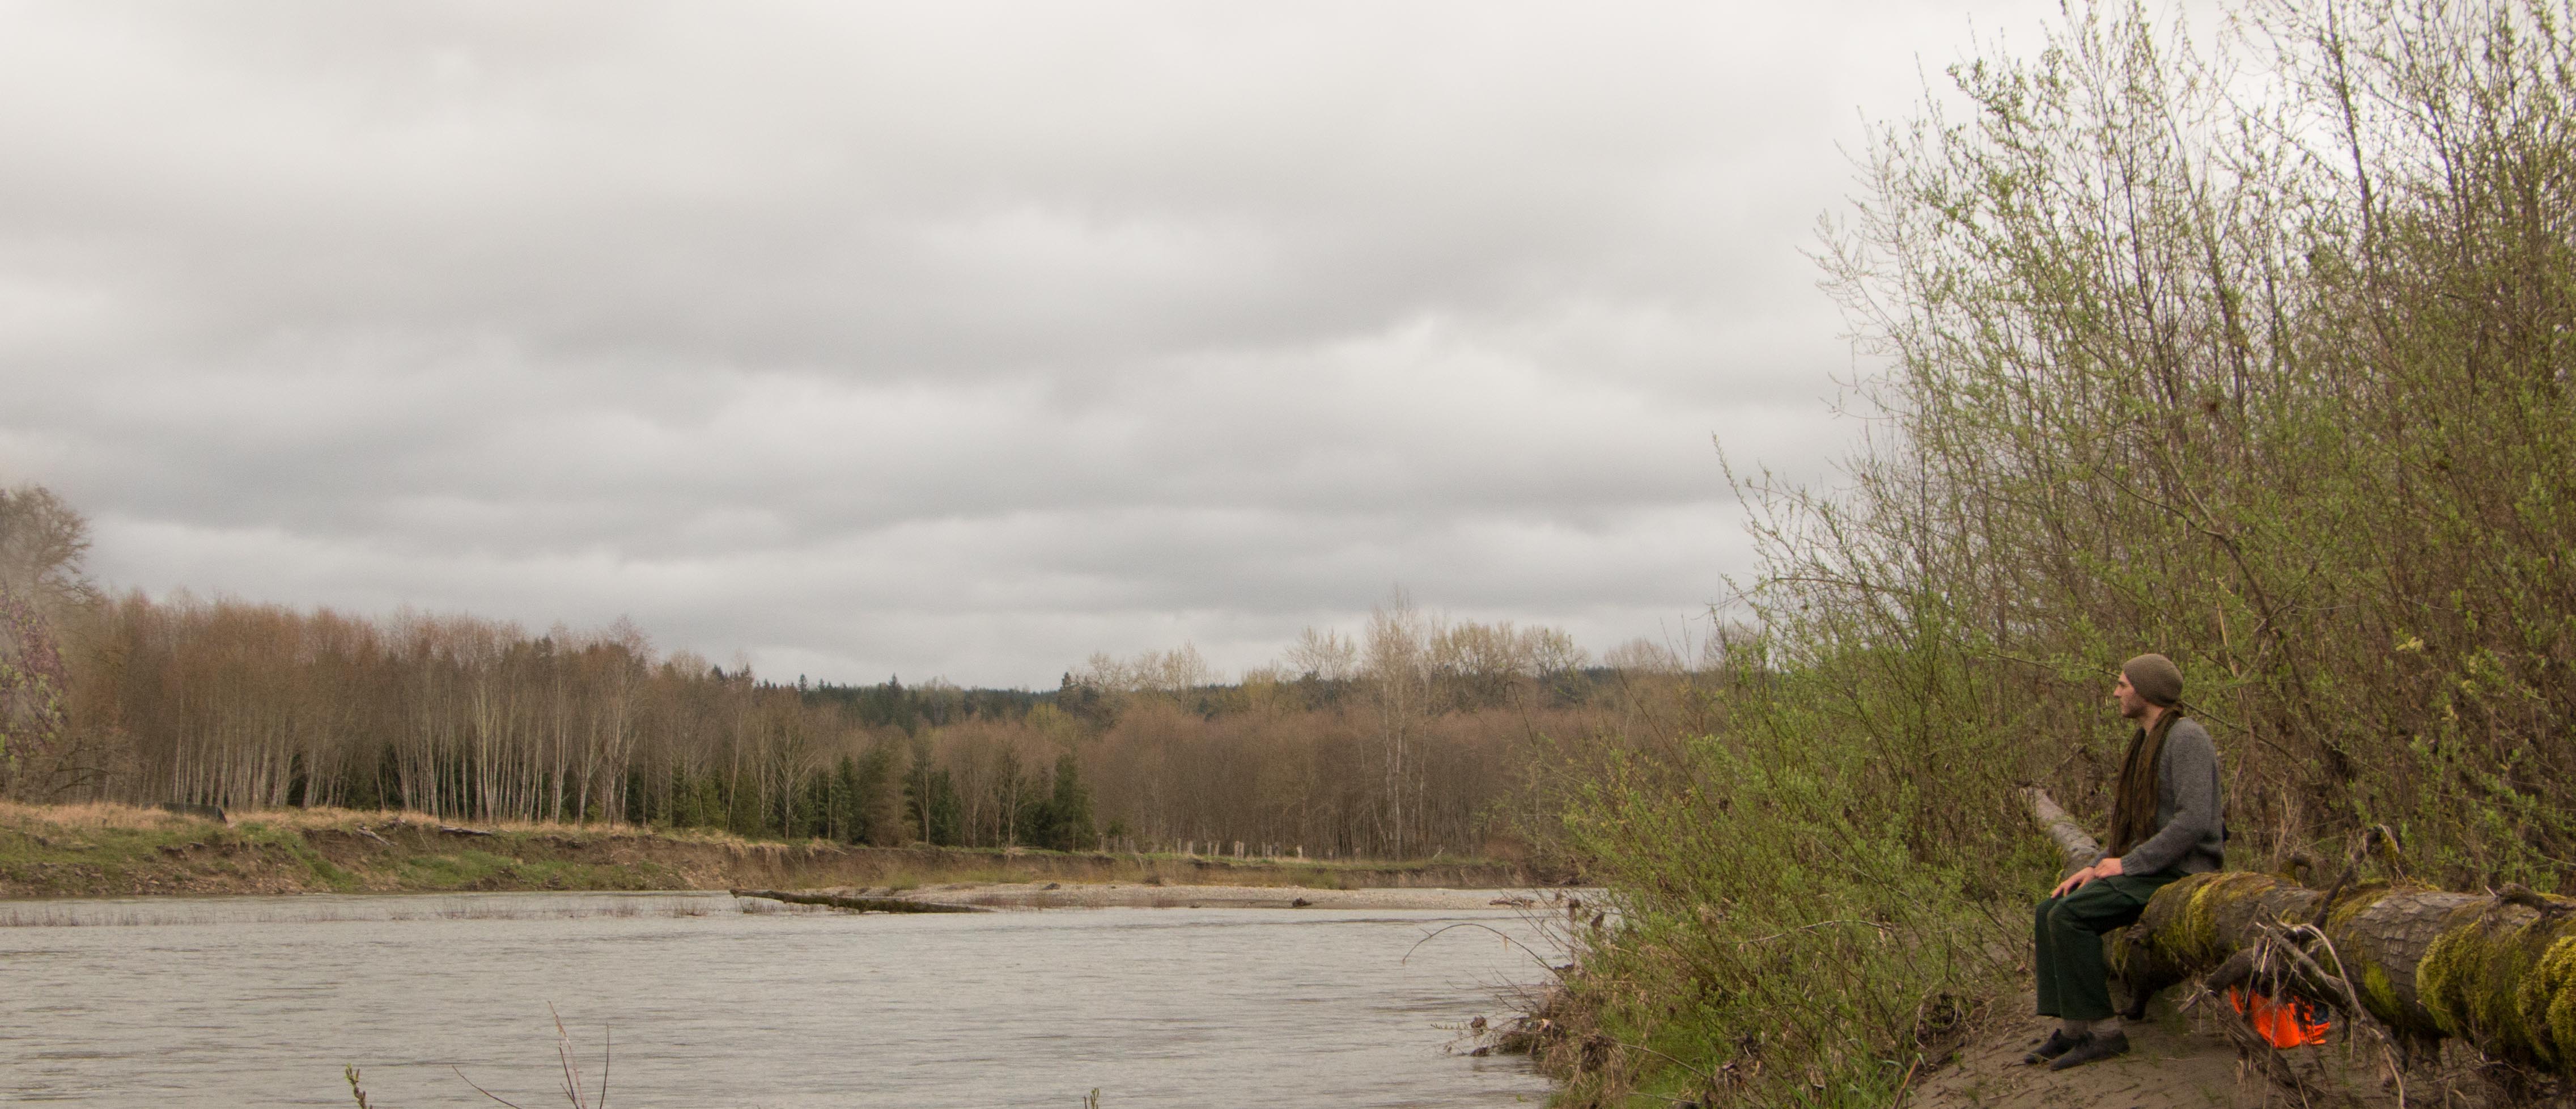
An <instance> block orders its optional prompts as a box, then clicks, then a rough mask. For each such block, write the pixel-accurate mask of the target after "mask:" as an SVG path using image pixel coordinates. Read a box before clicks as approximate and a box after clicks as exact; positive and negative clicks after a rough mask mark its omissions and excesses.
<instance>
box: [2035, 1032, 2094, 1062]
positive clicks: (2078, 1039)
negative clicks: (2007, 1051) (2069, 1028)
mask: <svg viewBox="0 0 2576 1109" xmlns="http://www.w3.org/2000/svg"><path fill="white" fill-rule="evenodd" d="M2083 1042H2084V1037H2082V1036H2069V1035H2067V1034H2066V1030H2065V1029H2063V1028H2060V1029H2057V1030H2056V1031H2053V1032H2050V1033H2049V1034H2048V1041H2047V1042H2046V1043H2043V1044H2041V1045H2039V1047H2038V1049H2036V1050H2034V1051H2032V1052H2031V1053H2030V1054H2028V1055H2024V1056H2022V1057H2021V1061H2022V1064H2023V1065H2024V1066H2032V1067H2035V1066H2038V1065H2040V1064H2041V1063H2045V1062H2047V1061H2049V1060H2051V1059H2054V1058H2057V1057H2058V1056H2060V1055H2064V1054H2066V1053H2067V1052H2068V1051H2071V1050H2073V1049H2074V1047H2075V1045H2077V1044H2080V1043H2083Z"/></svg>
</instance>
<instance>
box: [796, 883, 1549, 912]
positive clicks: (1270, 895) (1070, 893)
mask: <svg viewBox="0 0 2576 1109" xmlns="http://www.w3.org/2000/svg"><path fill="white" fill-rule="evenodd" d="M806 892H811V893H828V894H833V895H836V896H842V897H900V898H904V899H907V900H912V901H927V902H931V903H933V904H940V905H974V906H977V907H980V908H988V909H1113V908H1129V909H1291V908H1299V909H1302V908H1315V909H1495V908H1542V909H1543V908H1549V907H1551V906H1552V905H1553V903H1554V902H1553V901H1552V896H1553V895H1554V893H1555V891H1551V890H1530V889H1442V888H1371V889H1318V888H1309V887H1300V886H1242V885H1171V884H1151V883H1139V882H954V883H947V884H943V885H936V886H922V887H915V888H909V889H894V888H890V887H885V886H849V887H842V888H838V889H828V890H809V891H806Z"/></svg>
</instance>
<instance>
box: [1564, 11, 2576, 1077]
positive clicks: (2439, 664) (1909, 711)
mask: <svg viewBox="0 0 2576 1109" xmlns="http://www.w3.org/2000/svg"><path fill="white" fill-rule="evenodd" d="M2202 30H2203V31H2205V32H2209V33H2208V34H2206V35H2205V36H2204V37H2194V35H2193V34H2192V33H2191V29H2190V28H2187V27H2186V26H2185V25H2184V24H2183V23H2181V22H2180V21H2179V18H2178V17H2173V18H2168V17H2165V16H2160V15H2156V14H2154V13H2150V12H2148V11H2147V10H2146V9H2144V8H2142V7H2135V6H2127V5H2094V4H2084V3H2076V4H2073V5H2070V6H2069V7H2068V9H2067V10H2066V13H2065V16H2064V18H2063V19H2062V20H2061V21H2060V22H2058V23H2056V24H2055V25H2054V27H2053V30H2052V33H2051V34H2050V36H2049V38H2048V39H2047V41H2046V44H2045V46H2044V47H2043V48H2042V49H2041V50H2039V51H2038V52H2036V53H2035V54H2024V55H2015V54H2010V53H2007V52H2006V51H2004V50H2002V49H2001V48H2000V47H1996V48H1992V49H1989V50H1986V51H1985V54H1986V56H1985V57H1982V58H1978V59H1975V60H1972V61H1969V62H1966V63H1964V64H1961V65H1958V66H1955V67H1953V68H1951V70H1950V71H1949V73H1950V76H1951V78H1952V81H1953V83H1954V85H1955V92H1956V95H1955V96H1953V95H1949V94H1947V93H1944V94H1941V95H1937V96H1933V97H1929V98H1927V102H1926V104H1925V106H1924V107H1923V108H1922V109H1921V111H1920V114H1919V115H1917V116H1916V117H1915V118H1913V119H1910V120H1907V121H1903V122H1899V123H1897V124H1894V125H1892V126H1887V127H1885V128H1883V129H1881V130H1879V131H1878V132H1877V134H1876V137H1875V139H1874V140H1873V143H1872V145H1871V146H1870V148H1869V153H1868V156H1867V158H1866V160H1865V164H1864V174H1865V176H1864V190H1863V191H1864V197H1863V201H1862V204H1861V207H1860V210H1859V212H1858V214H1857V216H1856V217H1855V218H1854V219H1852V220H1851V221H1849V222H1847V223H1838V224H1834V225H1830V226H1829V227H1828V229H1827V240H1826V241H1827V248H1826V249H1825V250H1824V251H1823V252H1822V255H1821V256H1822V258H1823V261H1824V264H1825V266H1826V269H1827V274H1828V282H1827V284H1828V287H1829V288H1830V289H1831V290H1832V291H1834V292H1835V293H1837V294H1838V295H1839V296H1840V297H1841V298H1842V300H1843V302H1844V303H1845V304H1846V305H1847V306H1848V309H1849V313H1850V318H1851V319H1852V321H1853V323H1854V325H1855V329H1856V331H1857V333H1858V338H1859V341H1860V342H1861V343H1862V345H1863V346H1864V347H1865V348H1866V349H1867V350H1869V351H1871V352H1873V353H1875V354H1879V355H1883V356H1884V358H1885V362H1884V365H1885V367H1886V368H1885V369H1884V370H1883V371H1881V372H1879V373H1877V374H1876V375H1875V376H1872V377H1869V378H1867V379H1866V380H1865V381H1864V382H1863V383H1862V385H1861V388H1860V391H1859V400H1860V402H1861V403H1862V405H1863V407H1865V408H1867V409H1869V410H1871V411H1873V412H1874V413H1875V415H1876V418H1877V423H1876V424H1875V425H1874V434H1873V436H1872V438H1871V439H1870V440H1869V443H1868V445H1867V446H1866V448H1864V450H1863V451H1862V452H1861V453H1860V455H1859V457H1858V458H1856V459H1855V460H1854V462H1853V464H1852V466H1851V467H1850V468H1849V470H1848V473H1849V482H1848V484H1847V485H1846V486H1844V487H1841V488H1837V489H1831V490H1810V489H1799V488H1789V487H1783V486H1782V485H1780V484H1778V483H1774V482H1771V481H1769V480H1767V479H1766V478H1764V477H1763V476H1762V475H1760V474H1758V473H1757V474H1750V475H1745V476H1744V477H1743V478H1742V479H1741V486H1742V491H1743V492H1744V493H1745V494H1746V497H1745V499H1746V501H1747V503H1748V504H1750V505H1751V506H1753V508H1754V510H1755V523H1754V528H1755V533H1756V535H1757V537H1758V539H1759V540H1760V542H1761V544H1762V547H1763V553H1764V556H1765V559H1766V566H1765V569H1764V571H1763V572H1762V574H1761V576H1760V578H1759V580H1758V581H1754V582H1750V583H1747V585H1746V587H1745V588H1744V590H1743V594H1744V600H1745V602H1746V603H1747V605H1748V606H1749V607H1750V610H1751V612H1752V613H1753V614H1754V616H1755V617H1756V618H1757V620H1756V624H1755V627H1754V629H1753V630H1751V631H1749V632H1747V633H1745V634H1743V635H1740V636H1736V637H1732V638H1731V639H1730V640H1729V641H1728V642H1727V643H1726V644H1725V646H1726V651H1725V664H1724V665H1723V667H1722V668H1721V670H1720V672H1719V673H1717V674H1716V675H1714V676H1712V678H1711V680H1710V682H1709V683H1708V688H1707V691H1706V693H1705V703H1704V713H1703V716H1702V717H1701V718H1700V720H1699V722H1700V723H1703V724H1704V725H1705V727H1704V728H1701V729H1697V730H1685V731H1678V732H1674V733H1672V734H1669V735H1667V736H1664V737H1662V738H1660V739H1656V740H1652V741H1641V742H1639V743H1637V744H1634V745H1631V746H1630V747H1628V748H1624V749H1622V750H1621V751H1618V752H1613V753H1612V754H1611V755H1610V756H1608V757H1606V758H1604V759H1603V760H1602V762H1601V764H1600V768H1599V772H1598V773H1596V774H1592V775H1589V776H1587V777H1585V778H1584V779H1583V780H1581V781H1580V782H1579V783H1577V784H1576V786H1575V787H1574V788H1573V790H1572V798H1571V801H1572V806H1571V810H1570V815H1569V817H1568V835H1569V837H1570V842H1571V845H1572V847H1573V849H1574V850H1576V851H1577V852H1579V853H1580V854H1581V855H1582V856H1583V857H1584V858H1585V859H1587V860H1588V861H1589V865H1590V866H1591V867H1592V868H1593V870H1594V873H1595V874H1596V876H1598V877H1599V878H1601V879H1602V880H1603V881H1605V882H1607V883H1608V884H1609V885H1610V886H1611V887H1612V889H1613V890H1614V895H1615V896H1614V899H1615V902H1616V906H1617V908H1618V910H1619V911H1618V912H1617V913H1616V914H1613V917H1612V921H1613V922H1612V923H1609V924H1605V925H1601V926H1599V927H1593V926H1591V925H1589V924H1588V923H1586V924H1581V925H1578V926H1577V928H1576V932H1577V936H1578V938H1581V939H1584V940H1586V949H1585V950H1584V952H1583V954H1582V957H1581V959H1580V963H1579V966H1578V967H1577V968H1575V969H1574V970H1572V971H1570V972H1569V973H1568V974H1567V975H1566V981H1565V990H1564V992H1563V994H1562V995H1561V996H1559V997H1557V998H1556V999H1555V1000H1553V1001H1552V1002H1551V1004H1550V1006H1549V1008H1548V1009H1547V1010H1546V1011H1545V1012H1544V1013H1543V1014H1542V1015H1543V1016H1544V1017H1545V1018H1546V1020H1547V1022H1548V1023H1547V1025H1546V1031H1547V1033H1548V1034H1547V1035H1544V1036H1542V1038H1541V1041H1540V1043H1541V1048H1540V1049H1541V1051H1542V1054H1543V1057H1544V1059H1545V1061H1546V1062H1547V1064H1548V1065H1550V1066H1551V1067H1553V1068H1554V1069H1555V1070H1556V1072H1557V1073H1559V1074H1560V1075H1562V1076H1563V1077H1564V1078H1565V1079H1566V1081H1567V1082H1568V1083H1569V1085H1568V1090H1567V1093H1566V1095H1565V1098H1564V1100H1565V1101H1566V1102H1567V1103H1568V1104H1573V1105H1662V1104H1667V1103H1685V1102H1687V1103H1712V1104H1713V1103H1728V1102H1741V1103H1746V1104H1769V1105H1851V1106H1862V1105H1866V1106H1879V1107H1883V1106H1886V1105H1889V1104H1891V1102H1892V1101H1894V1100H1897V1099H1900V1098H1901V1097H1902V1096H1903V1095H1902V1092H1901V1091H1903V1090H1904V1089H1905V1088H1906V1085H1907V1083H1908V1082H1909V1081H1910V1080H1911V1079H1912V1078H1913V1077H1914V1076H1916V1075H1919V1074H1920V1073H1921V1072H1922V1069H1923V1068H1924V1067H1926V1066H1929V1065H1933V1064H1936V1063H1937V1062H1938V1061H1939V1059H1940V1058H1941V1056H1942V1055H1943V1054H1944V1053H1945V1052H1946V1051H1947V1050H1948V1046H1949V1045H1950V1044H1952V1043H1954V1042H1955V1040H1954V1039H1953V1037H1955V1035H1956V1034H1957V1030H1958V1029H1959V1028H1960V1027H1961V1025H1962V1024H1963V1022H1967V1021H1970V1020H1972V1019H1973V1017H1974V1014H1975V1013H1976V1012H1977V1011H1978V1010H1980V1009H1981V1008H1983V1007H1985V1006H1986V1005H1988V1004H1990V1003H1991V1002H1992V1001H1993V999H1997V998H2003V997H2008V996H2009V994H2010V991H2011V990H2012V989H2013V988H2014V983H2015V981H2016V980H2017V964H2018V963H2019V962H2020V961H2021V959H2022V958H2023V956H2024V953H2025V951H2026V950H2027V942H2028V938H2027V930H2028V921H2029V905H2030V902H2031V900H2032V898H2033V897H2034V896H2035V895H2036V893H2037V891H2040V890H2043V889H2045V888H2046V886H2047V885H2048V882H2049V879H2050V878H2051V876H2052V875H2053V874H2054V873H2055V871H2056V868H2057V865H2058V860H2057V857H2056V854H2055V852H2054V851H2053V850H2052V849H2051V848H2050V846H2049V845H2048V843H2047V842H2046V840H2044V839H2043V838H2042V837H2040V836H2038V835H2036V834H2034V833H2033V832H2032V831H2031V829H2030V825H2029V824H2028V823H2027V821H2026V818H2025V816H2024V814H2023V812H2022V810H2021V801H2020V798H2019V795H2018V791H2017V789H2016V788H2015V787H2017V786H2021V785H2025V784H2035V785H2040V786H2044V787H2046V788H2047V789H2049V790H2050V791H2051V792H2052V793H2053V794H2055V795H2056V796H2057V797H2059V798H2062V799H2066V800H2067V801H2068V803H2069V805H2070V807H2072V808H2074V809H2076V810H2077V811H2078V813H2079V815H2081V816H2084V817H2086V818H2088V819H2090V820H2092V821H2094V822H2095V824H2096V826H2097V827H2098V825H2099V821H2100V819H2101V817H2102V814H2103V812H2104V811H2105V810H2106V809H2107V805H2108V782H2109V781H2110V780H2111V779H2112V778H2113V777H2114V776H2116V774H2117V771H2118V764H2119V758H2120V753H2121V751H2122V750H2123V745H2124V743H2125V741H2126V738H2127V733H2126V731H2125V729H2124V727H2123V726H2122V725H2121V724H2120V722H2119V721H2118V720H2117V718H2116V717H2115V716H2114V714H2113V713H2112V712H2111V711H2110V710H2109V708H2108V707H2107V703H2106V691H2107V689H2108V688H2109V684H2110V675H2111V672H2112V669H2113V668H2114V667H2115V666H2116V665H2117V662H2118V660H2119V659H2121V658H2123V657H2126V656H2128V655H2130V654H2134V653H2137V652H2140V651H2146V650H2158V651H2163V652H2165V653H2167V654H2170V655H2172V656H2173V657H2174V658H2176V659H2177V660H2178V661H2180V662H2181V664H2182V666H2183V669H2184V671H2185V673H2186V674H2187V675H2188V676H2189V680H2190V687H2189V689H2188V691H2187V694H2186V702H2187V705H2188V707H2189V709H2190V711H2191V712H2192V713H2193V714H2194V715H2195V716H2196V717H2197V718H2199V719H2200V720H2202V721H2203V722H2204V723H2206V724H2207V725H2208V727H2209V728H2210V730H2211V731H2212V733H2213V734H2214V735H2215V736H2216V737H2217V738H2218V740H2219V743H2220V746H2221V750H2222V752H2223V755H2224V758H2225V763H2226V765H2225V778H2226V786H2227V811H2228V816H2229V824H2230V827H2231V830H2232V831H2233V832H2234V838H2233V840H2232V842H2231V843H2230V845H2229V860H2230V863H2231V865H2232V866H2234V867H2236V868H2239V869H2253V870H2258V871H2270V870H2277V869H2280V868H2282V867H2284V866H2288V865H2291V864H2293V863H2294V862H2295V861H2296V860H2297V859H2298V858H2299V857H2301V856H2303V855H2309V856H2315V857H2319V858H2325V859H2333V860H2340V859H2341V858H2343V857H2344V855H2345V853H2346V850H2347V845H2348V844H2350V843H2352V842H2354V840H2355V838H2356V836H2357V835H2358V834H2359V833H2360V832H2361V831H2362V830H2363V829H2366V828H2369V827H2371V826H2374V825H2385V826H2386V827H2387V828H2389V829H2391V830H2393V831H2394V832H2395V833H2396V838H2397V842H2398V844H2399V845H2400V846H2401V850H2400V851H2399V853H2398V855H2397V856H2396V860H2397V861H2396V862H2395V863H2394V864H2392V865H2391V866H2390V867H2389V869H2390V870H2392V871H2393V872H2394V873H2395V876H2396V877H2397V879H2398V880H2399V881H2400V882H2402V883H2405V884H2413V885H2421V886H2428V887H2437V888H2443V889H2451V890H2468V891H2478V890H2484V889H2496V888H2504V887H2505V886H2506V884H2507V883H2521V884H2523V885H2524V886H2527V887H2530V889H2532V890H2534V891H2538V892H2539V893H2540V894H2547V893H2549V892H2551V891H2555V892H2558V893H2571V892H2576V889H2571V888H2570V886H2571V883H2576V862H2572V861H2571V860H2576V744H2571V743H2570V742H2569V736H2570V729H2571V726H2576V553H2571V552H2576V495H2572V494H2576V10H2571V6H2570V5H2568V4H2566V3H2562V2H2544V0H2531V2H2519V0H2500V2H2458V3H2454V2H2437V0H2348V2H2342V3H2338V4H2334V5H2331V6H2329V5H2326V4H2322V3H2312V2H2307V0H2284V2H2278V3H2258V4H2254V5H2251V6H2247V7H2243V8H2241V9H2239V10H2237V11H2235V12H2232V13H2231V21H2230V22H2229V23H2227V24H2226V25H2224V26H2222V27H2218V28H2203V29H2202ZM2336 865H2337V866H2338V867H2339V866H2340V863H2337V864H2336ZM2517 896H2520V895H2517ZM2562 904H2563V903H2562ZM2552 911H2555V910H2552ZM2553 950H2554V949H2553ZM2554 957H2555V955H2553V958H2554ZM2480 1004H2482V1005H2483V1004H2486V1003H2485V1002H2480ZM2503 1004H2504V1008H2505V1010H2508V1011H2507V1012H2505V1013H2504V1018H2505V1019H2511V1016H2512V1014H2511V1013H2510V1012H2509V1010H2510V1009H2511V1007H2512V1006H2511V999H2506V1000H2505V1002H2504V1003H2503ZM2553 1019H2554V1018H2553ZM2562 1065H2563V1064H2562ZM2505 1069H2506V1070H2514V1069H2515V1068H2510V1067H2508V1068H2505ZM2490 1073H2497V1072H2496V1071H2495V1070H2494V1068H2490ZM2520 1073H2521V1077H2520V1078H2518V1079H2515V1080H2513V1081H2508V1082H2506V1083H2505V1084H2504V1087H2503V1088H2504V1089H2506V1090H2508V1091H2510V1090H2514V1089H2519V1090H2521V1091H2523V1092H2525V1093H2528V1092H2531V1091H2535V1090H2536V1091H2540V1092H2544V1093H2545V1092H2546V1091H2548V1090H2549V1089H2552V1088H2554V1087H2553V1086H2552V1085H2551V1083H2553V1082H2558V1081H2563V1077H2561V1076H2559V1075H2557V1074H2554V1073H2553V1071H2552V1069H2551V1067H2549V1066H2548V1065H2545V1064H2542V1065H2540V1066H2539V1070H2538V1071H2537V1072H2527V1071H2526V1072H2520ZM2419 1093H2420V1087H2419Z"/></svg>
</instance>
